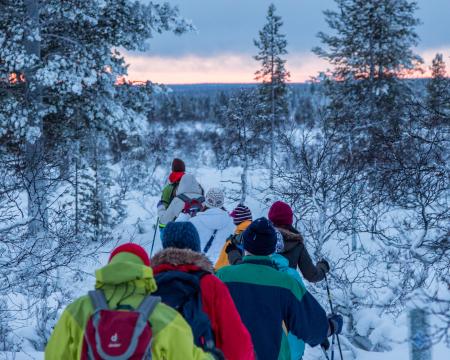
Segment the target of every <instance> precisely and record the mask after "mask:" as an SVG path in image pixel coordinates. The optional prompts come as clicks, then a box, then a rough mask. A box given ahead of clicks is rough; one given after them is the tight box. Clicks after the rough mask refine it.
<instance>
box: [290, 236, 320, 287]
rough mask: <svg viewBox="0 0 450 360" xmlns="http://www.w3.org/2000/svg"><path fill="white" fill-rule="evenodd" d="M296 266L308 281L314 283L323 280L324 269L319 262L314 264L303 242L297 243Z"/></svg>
mask: <svg viewBox="0 0 450 360" xmlns="http://www.w3.org/2000/svg"><path fill="white" fill-rule="evenodd" d="M298 246H299V256H298V262H297V263H298V268H299V269H300V272H301V273H302V275H303V277H304V278H305V279H306V280H308V281H309V282H312V283H315V282H319V281H321V280H323V278H324V277H325V274H326V271H325V268H324V267H322V265H320V264H319V263H318V264H317V265H314V263H313V261H312V259H311V256H309V253H308V250H306V247H305V245H304V244H303V243H299V245H298Z"/></svg>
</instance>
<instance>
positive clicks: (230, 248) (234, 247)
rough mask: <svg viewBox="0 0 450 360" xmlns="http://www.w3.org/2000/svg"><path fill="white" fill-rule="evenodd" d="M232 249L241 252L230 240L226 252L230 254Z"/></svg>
mask: <svg viewBox="0 0 450 360" xmlns="http://www.w3.org/2000/svg"><path fill="white" fill-rule="evenodd" d="M232 251H239V253H240V252H241V251H240V250H239V248H238V247H237V246H236V244H235V243H234V242H230V243H229V244H228V245H227V247H226V248H225V252H226V253H227V254H229V253H230V252H232Z"/></svg>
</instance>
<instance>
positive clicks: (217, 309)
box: [152, 222, 254, 360]
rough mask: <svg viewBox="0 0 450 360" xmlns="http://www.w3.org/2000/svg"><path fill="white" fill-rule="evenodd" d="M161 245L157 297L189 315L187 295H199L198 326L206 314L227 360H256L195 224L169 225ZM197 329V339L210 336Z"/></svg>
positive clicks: (155, 260)
mask: <svg viewBox="0 0 450 360" xmlns="http://www.w3.org/2000/svg"><path fill="white" fill-rule="evenodd" d="M162 245H163V250H162V251H160V252H159V253H157V254H156V255H155V256H154V257H153V258H152V265H153V271H154V273H155V278H156V282H157V284H158V291H157V292H156V293H155V294H156V295H159V296H161V298H162V301H163V302H166V303H167V304H168V305H174V306H175V307H176V308H177V307H178V308H181V309H184V312H185V313H186V312H187V310H186V306H188V305H186V298H188V297H187V296H186V294H187V293H189V294H191V295H190V297H189V298H194V299H195V297H196V296H198V295H197V294H196V292H199V293H200V296H201V304H202V308H201V309H195V307H194V310H193V311H192V312H193V313H194V314H192V315H193V316H192V317H193V318H195V319H193V320H194V321H195V322H196V326H198V324H199V322H200V321H201V316H202V314H203V313H204V314H206V315H207V317H208V319H209V321H205V326H208V327H210V329H211V330H212V334H213V336H212V338H213V339H212V340H213V341H214V343H215V346H216V347H217V348H218V349H219V350H221V351H222V352H223V354H224V355H225V358H226V359H229V360H233V359H236V360H245V359H248V360H250V359H254V350H253V344H252V340H251V337H250V334H249V333H248V331H247V328H246V327H245V326H244V324H243V323H242V320H241V318H240V315H239V313H238V312H237V310H236V307H235V305H234V302H233V300H232V298H231V296H230V293H229V291H228V288H227V287H226V286H225V284H224V283H223V282H222V281H220V280H219V279H218V278H217V277H216V276H215V275H213V274H214V269H213V266H212V263H211V262H210V261H209V260H208V258H207V257H206V256H205V255H204V254H202V253H201V252H200V239H199V236H198V233H197V230H196V229H195V227H194V225H192V224H191V223H190V222H170V223H169V224H167V226H166V229H165V230H164V236H163V239H162ZM197 279H199V280H200V283H199V287H195V286H194V287H193V286H192V283H197ZM191 289H193V290H191ZM188 316H190V315H188ZM188 323H189V320H188ZM194 328H195V326H194V327H193V332H194V339H196V338H197V337H198V335H201V334H205V333H207V332H206V331H205V330H202V329H200V330H201V331H200V330H198V331H196V329H194ZM208 330H209V329H208ZM197 333H198V334H197ZM237 344H239V346H237Z"/></svg>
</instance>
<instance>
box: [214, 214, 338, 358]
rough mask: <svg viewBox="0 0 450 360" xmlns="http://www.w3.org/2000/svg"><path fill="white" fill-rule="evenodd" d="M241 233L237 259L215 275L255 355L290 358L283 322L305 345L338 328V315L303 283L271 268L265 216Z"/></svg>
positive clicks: (271, 240) (271, 239)
mask: <svg viewBox="0 0 450 360" xmlns="http://www.w3.org/2000/svg"><path fill="white" fill-rule="evenodd" d="M242 237H243V244H244V249H245V254H246V256H244V258H243V262H242V263H241V264H238V265H234V266H225V267H223V268H221V269H220V270H219V271H218V272H217V277H219V279H221V280H222V281H223V282H224V283H225V284H226V285H227V286H228V289H229V290H230V294H231V297H232V298H233V300H234V302H235V304H236V307H237V309H238V311H239V314H240V315H241V318H242V321H243V322H244V324H245V326H246V327H247V329H248V330H249V332H250V334H251V335H252V340H253V346H254V347H255V351H256V354H257V358H258V359H259V360H266V359H267V360H272V359H290V349H289V344H288V342H287V341H285V340H284V339H286V338H285V337H284V336H283V333H284V331H283V326H284V327H285V328H286V330H287V331H288V332H290V333H292V334H293V335H295V336H296V337H297V338H299V339H302V340H303V341H304V342H306V343H307V344H309V345H310V346H316V345H319V344H322V343H323V342H324V341H325V339H326V338H327V336H330V335H332V334H339V333H340V332H341V330H342V325H343V319H342V316H340V315H337V314H332V315H330V316H328V317H327V315H326V313H325V311H324V309H323V308H322V307H321V306H320V305H319V303H318V302H317V301H316V300H315V299H314V297H313V296H312V295H311V294H310V293H309V292H308V291H307V290H306V289H305V288H304V287H302V286H301V285H300V284H299V283H298V282H297V281H295V280H294V279H293V278H292V277H291V276H289V275H288V274H286V273H283V272H281V271H278V270H277V269H276V268H275V267H274V264H273V261H272V259H271V258H270V255H272V254H273V253H274V252H275V250H276V243H277V235H276V230H275V229H274V227H273V225H272V223H271V222H270V221H269V220H267V219H266V218H259V219H257V220H255V221H253V222H252V223H251V225H250V226H249V227H248V228H247V229H246V230H245V231H244V233H243V234H242Z"/></svg>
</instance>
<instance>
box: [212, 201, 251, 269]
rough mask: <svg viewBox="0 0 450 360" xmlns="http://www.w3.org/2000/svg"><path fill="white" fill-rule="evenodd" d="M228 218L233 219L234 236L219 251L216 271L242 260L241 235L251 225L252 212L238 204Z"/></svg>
mask: <svg viewBox="0 0 450 360" xmlns="http://www.w3.org/2000/svg"><path fill="white" fill-rule="evenodd" d="M230 216H231V218H232V219H233V223H234V225H235V226H236V228H235V230H234V234H233V235H231V236H230V237H229V238H228V239H227V240H226V242H225V244H224V245H223V247H222V250H221V251H220V255H219V258H218V259H217V261H216V264H215V266H214V269H215V270H216V271H217V270H219V269H220V268H221V267H223V266H226V265H230V264H232V265H234V264H236V263H237V262H238V260H240V259H241V258H242V251H243V248H242V244H241V243H242V241H241V238H242V233H243V232H244V230H245V229H247V228H248V226H249V225H250V224H251V223H252V212H251V210H250V209H249V208H248V207H247V206H245V205H244V204H239V205H238V206H236V207H235V208H234V209H233V211H232V212H231V213H230ZM231 244H232V245H231ZM227 250H228V252H227ZM232 250H235V251H236V252H231V251H232ZM229 257H230V259H229Z"/></svg>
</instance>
